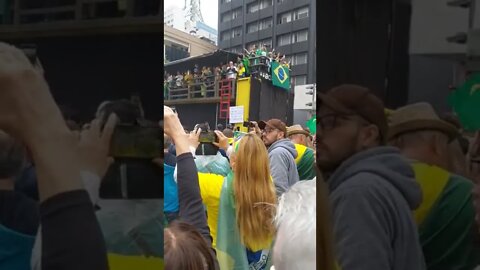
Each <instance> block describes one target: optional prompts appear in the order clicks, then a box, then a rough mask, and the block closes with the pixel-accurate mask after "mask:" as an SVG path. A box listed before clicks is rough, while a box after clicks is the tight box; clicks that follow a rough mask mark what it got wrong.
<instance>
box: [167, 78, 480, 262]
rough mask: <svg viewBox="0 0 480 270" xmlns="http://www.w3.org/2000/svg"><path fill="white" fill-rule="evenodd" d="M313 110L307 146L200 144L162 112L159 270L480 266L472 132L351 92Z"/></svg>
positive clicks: (238, 141) (260, 133)
mask: <svg viewBox="0 0 480 270" xmlns="http://www.w3.org/2000/svg"><path fill="white" fill-rule="evenodd" d="M318 97H319V109H318V111H317V116H318V117H317V121H318V122H317V137H316V138H312V137H311V135H310V134H309V133H308V132H306V131H305V129H303V128H302V127H301V126H291V127H286V125H285V124H284V123H283V122H282V121H281V120H278V119H270V120H268V121H260V122H258V123H256V122H253V126H252V128H251V129H250V131H249V133H248V134H243V135H239V134H233V135H232V134H231V132H230V131H229V130H224V131H223V132H221V131H219V130H216V131H215V133H216V137H217V138H218V140H217V141H216V142H213V143H211V144H208V143H199V142H198V137H199V136H201V134H202V132H204V131H203V130H202V129H201V128H198V129H196V130H194V131H193V132H191V133H190V134H189V133H187V132H185V131H184V130H183V128H181V127H182V126H181V123H180V122H179V120H178V116H177V115H176V114H175V113H173V112H172V111H171V110H170V109H169V108H168V107H165V111H164V113H165V125H166V126H165V132H166V134H167V135H168V137H169V143H167V144H166V145H165V156H166V157H169V158H168V159H169V160H170V162H171V163H170V164H169V166H171V170H170V174H171V175H170V176H169V177H170V179H171V180H170V186H171V187H172V188H171V191H172V192H171V193H169V194H168V195H166V197H165V203H166V204H167V203H171V204H172V205H173V202H178V203H177V205H178V206H177V207H176V208H171V209H170V210H171V211H172V212H174V213H177V214H176V215H175V218H173V219H170V220H169V221H168V223H167V227H166V230H165V239H166V242H165V259H166V269H196V268H195V267H194V265H198V264H200V263H202V264H203V265H205V269H222V270H223V269H277V270H278V269H347V270H348V269H439V270H444V269H445V270H446V269H475V268H476V267H478V266H479V265H480V242H479V241H478V240H479V236H480V235H479V233H480V224H477V223H476V221H478V220H479V217H480V216H479V215H480V206H479V205H480V203H479V201H478V200H479V199H480V188H478V187H477V186H475V182H476V181H477V179H478V178H479V175H480V174H479V172H480V171H479V170H478V164H477V160H478V158H477V157H478V155H479V153H478V152H479V150H478V148H479V147H478V145H479V143H480V136H478V133H477V136H476V137H474V138H473V137H469V135H468V134H466V133H464V132H463V131H462V129H461V126H460V125H459V124H458V121H455V120H454V119H453V118H452V117H451V116H449V117H439V116H438V115H437V114H436V112H435V110H434V109H433V107H432V106H431V105H430V104H428V103H416V104H410V105H407V106H405V107H402V108H399V109H396V110H388V109H386V108H385V107H384V105H383V103H382V102H381V100H380V99H378V98H377V97H376V96H375V95H374V94H373V93H372V92H371V91H370V90H369V89H367V88H364V87H361V86H357V85H341V86H338V87H335V88H333V89H331V90H330V91H328V92H326V93H319V94H318ZM452 119H453V120H452ZM167 126H168V127H167ZM225 133H228V134H229V137H232V138H230V139H229V138H228V137H227V136H225ZM171 144H173V145H174V146H175V147H174V148H176V147H178V145H179V144H183V146H182V149H183V151H181V152H180V153H179V152H178V150H177V152H176V155H177V156H176V157H177V158H176V161H175V157H174V154H173V152H172V145H171ZM311 147H313V148H311ZM206 156H210V157H209V158H208V159H206ZM206 160H208V161H206ZM175 162H176V163H175ZM209 165H211V166H209ZM303 170H307V171H303ZM174 171H176V174H174ZM165 174H166V175H165V177H166V178H165V179H167V176H168V175H167V172H165ZM315 176H316V177H315ZM177 185H178V186H177ZM317 187H318V188H319V192H318V194H316V188H317ZM316 196H319V197H318V198H317V197H316ZM315 201H316V202H317V203H316V206H315V203H314V202H315ZM317 206H318V208H319V211H318V212H317V211H316V209H317ZM193 209H196V210H195V211H196V212H195V213H192V212H193ZM316 216H318V218H319V221H318V226H316V224H317V220H316ZM315 237H316V238H317V243H318V246H317V245H316V243H315V241H314V240H313V239H315ZM191 254H202V256H196V257H195V256H193V257H190V256H191ZM190 258H191V259H190Z"/></svg>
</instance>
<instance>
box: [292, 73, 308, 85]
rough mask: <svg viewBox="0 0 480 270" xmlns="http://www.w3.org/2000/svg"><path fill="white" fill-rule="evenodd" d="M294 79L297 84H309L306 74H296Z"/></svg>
mask: <svg viewBox="0 0 480 270" xmlns="http://www.w3.org/2000/svg"><path fill="white" fill-rule="evenodd" d="M293 80H294V84H295V85H305V84H307V76H306V75H300V76H295V77H293Z"/></svg>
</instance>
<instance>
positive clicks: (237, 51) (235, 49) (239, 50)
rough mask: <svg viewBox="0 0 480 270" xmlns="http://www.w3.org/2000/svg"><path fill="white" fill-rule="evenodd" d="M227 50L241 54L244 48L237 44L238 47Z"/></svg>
mask: <svg viewBox="0 0 480 270" xmlns="http://www.w3.org/2000/svg"><path fill="white" fill-rule="evenodd" d="M227 51H229V52H232V53H239V54H240V53H242V51H243V50H242V46H237V47H233V48H230V49H228V50H227Z"/></svg>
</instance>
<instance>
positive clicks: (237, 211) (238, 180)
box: [199, 134, 277, 270]
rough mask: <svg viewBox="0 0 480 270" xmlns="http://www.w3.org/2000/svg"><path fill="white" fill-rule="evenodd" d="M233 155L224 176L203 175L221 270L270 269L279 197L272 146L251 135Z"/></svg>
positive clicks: (201, 178)
mask: <svg viewBox="0 0 480 270" xmlns="http://www.w3.org/2000/svg"><path fill="white" fill-rule="evenodd" d="M230 158H231V160H230V162H231V165H232V169H233V171H232V172H231V173H229V174H228V176H227V177H225V178H223V177H219V176H217V175H212V174H202V173H199V182H200V191H201V194H202V198H203V201H204V203H205V205H206V207H207V213H208V219H209V222H208V223H209V226H210V228H211V231H212V236H213V238H214V243H215V246H216V250H217V258H218V261H219V264H220V269H238V270H243V269H245V270H248V269H257V270H263V269H268V268H267V265H270V260H271V253H270V249H271V246H272V240H273V237H274V235H275V227H274V224H273V217H274V214H275V213H274V209H275V204H276V202H277V198H276V195H275V186H274V184H273V181H272V178H271V177H270V166H269V161H268V153H267V149H266V148H265V145H264V144H263V142H262V141H261V140H260V138H258V136H256V135H251V134H247V135H245V136H244V137H243V138H242V139H241V140H240V142H239V143H238V144H237V145H236V146H235V152H234V153H233V154H232V156H231V157H230Z"/></svg>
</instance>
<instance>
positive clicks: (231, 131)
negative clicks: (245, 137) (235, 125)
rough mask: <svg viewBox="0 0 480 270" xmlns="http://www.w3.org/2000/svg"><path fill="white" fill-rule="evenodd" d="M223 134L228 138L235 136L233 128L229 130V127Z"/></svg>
mask: <svg viewBox="0 0 480 270" xmlns="http://www.w3.org/2000/svg"><path fill="white" fill-rule="evenodd" d="M222 133H223V135H225V137H227V138H233V135H234V134H233V130H232V129H231V128H229V127H227V128H226V129H224V130H223V131H222Z"/></svg>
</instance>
